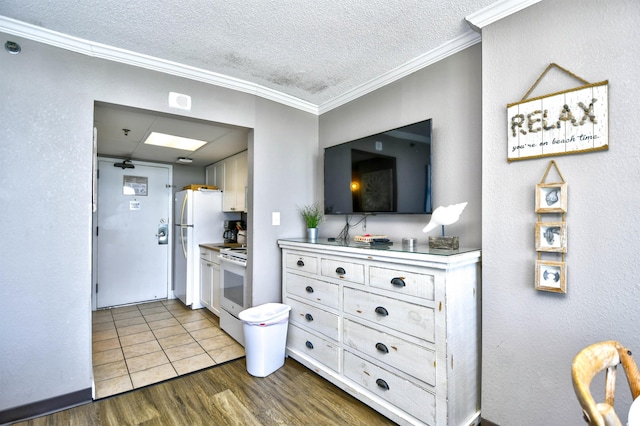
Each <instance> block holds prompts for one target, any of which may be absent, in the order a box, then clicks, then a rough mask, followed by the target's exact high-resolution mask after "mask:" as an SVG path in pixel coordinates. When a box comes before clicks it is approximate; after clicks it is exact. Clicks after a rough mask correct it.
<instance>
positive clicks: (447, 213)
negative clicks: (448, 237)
mask: <svg viewBox="0 0 640 426" xmlns="http://www.w3.org/2000/svg"><path fill="white" fill-rule="evenodd" d="M465 207H467V203H466V202H464V203H460V204H452V205H450V206H447V207H444V206H440V207H438V208H437V209H435V210H434V211H433V213H432V214H431V220H430V221H429V223H427V226H425V227H424V229H423V230H422V232H429V231H431V230H432V229H435V228H437V227H438V226H442V236H443V237H444V226H445V225H451V224H452V223H456V222H457V221H458V219H460V214H461V213H462V210H464V208H465Z"/></svg>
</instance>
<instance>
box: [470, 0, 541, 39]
mask: <svg viewBox="0 0 640 426" xmlns="http://www.w3.org/2000/svg"><path fill="white" fill-rule="evenodd" d="M540 1H541V0H499V1H497V2H495V3H493V4H491V5H489V6H487V7H485V8H484V9H480V10H479V11H477V12H474V13H472V14H471V15H468V16H467V17H465V18H464V19H465V20H466V21H467V23H468V24H469V25H470V26H471V28H473V29H474V30H476V31H478V32H480V31H481V30H482V29H483V28H484V27H486V26H487V25H489V24H493V23H494V22H496V21H499V20H500V19H502V18H505V17H507V16H509V15H513V14H514V13H517V12H520V11H521V10H522V9H525V8H527V7H529V6H531V5H533V4H536V3H539V2H540Z"/></svg>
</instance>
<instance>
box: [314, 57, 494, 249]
mask: <svg viewBox="0 0 640 426" xmlns="http://www.w3.org/2000/svg"><path fill="white" fill-rule="evenodd" d="M481 64H482V57H481V46H480V45H475V46H472V47H470V48H467V49H465V50H464V51H462V52H460V53H458V54H456V55H453V56H451V57H449V58H447V59H444V60H442V61H440V62H438V63H436V64H434V65H431V66H429V67H427V68H425V69H423V70H421V71H418V72H416V73H414V74H412V75H410V76H408V77H406V78H403V79H402V80H399V81H396V82H395V83H393V84H390V85H388V86H386V87H383V88H381V89H379V90H376V91H375V92H372V93H370V94H368V95H366V96H363V97H361V98H359V99H357V100H355V101H353V102H350V103H348V104H346V105H344V106H342V107H340V108H336V109H334V110H332V111H330V112H327V113H325V114H323V115H322V116H321V117H320V149H319V157H320V158H321V157H322V155H323V148H325V147H328V146H331V145H337V144H339V143H342V142H346V141H348V140H353V139H357V138H361V137H364V136H368V135H371V134H375V133H378V132H382V131H385V130H390V129H394V128H396V127H400V126H403V125H406V124H411V123H415V122H418V121H422V120H426V119H428V118H432V119H433V145H432V149H433V151H432V161H433V185H434V188H433V206H434V208H435V207H437V206H442V205H444V206H446V205H449V204H455V203H460V202H463V201H468V202H469V204H468V205H467V207H466V209H465V210H464V212H463V213H462V216H461V217H460V220H459V221H458V222H457V223H456V224H454V225H451V226H447V227H446V233H447V235H458V236H459V237H460V243H461V245H463V246H465V247H476V248H479V247H480V244H481V228H480V220H481V214H482V208H481V207H482V206H481V197H480V195H481V191H482V186H481V185H482V181H481V179H480V177H481V165H482V162H481V148H482V147H481V122H482V110H481V107H482V97H481V77H482V73H481ZM322 179H323V178H322V166H321V163H320V169H319V170H318V180H319V181H320V182H322ZM322 189H323V188H322V186H320V187H319V188H318V190H317V193H316V198H317V199H318V200H322V199H323V195H322ZM361 217H362V216H355V217H354V219H353V220H352V223H355V222H356V221H357V220H358V219H360V218H361ZM428 220H429V216H428V215H400V216H393V215H378V216H371V217H369V218H368V219H367V228H366V230H364V229H362V228H361V227H358V228H355V229H353V230H352V231H351V236H353V235H356V234H363V233H365V232H368V233H370V234H384V235H389V237H390V238H391V239H392V240H394V241H395V242H396V244H400V242H401V239H402V238H403V237H413V238H417V239H418V243H419V244H427V243H428V237H429V236H437V235H440V232H441V231H440V229H437V230H434V231H431V232H430V233H428V234H424V233H423V232H422V228H424V226H425V225H426V224H427V222H428ZM344 223H345V217H344V216H330V217H328V220H327V222H326V223H325V224H323V225H321V226H320V230H319V234H320V236H321V237H335V236H337V235H338V234H339V233H340V230H341V229H342V227H343V226H344Z"/></svg>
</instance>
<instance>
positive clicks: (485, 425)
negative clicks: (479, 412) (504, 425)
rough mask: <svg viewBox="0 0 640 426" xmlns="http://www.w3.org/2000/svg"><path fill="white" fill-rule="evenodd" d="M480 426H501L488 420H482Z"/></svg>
mask: <svg viewBox="0 0 640 426" xmlns="http://www.w3.org/2000/svg"><path fill="white" fill-rule="evenodd" d="M480 425H481V426H499V425H498V424H497V423H493V422H490V421H489V420H487V419H481V420H480Z"/></svg>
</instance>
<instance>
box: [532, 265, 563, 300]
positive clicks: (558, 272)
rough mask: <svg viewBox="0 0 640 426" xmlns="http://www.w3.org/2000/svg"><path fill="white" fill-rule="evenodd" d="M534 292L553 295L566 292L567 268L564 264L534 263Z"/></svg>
mask: <svg viewBox="0 0 640 426" xmlns="http://www.w3.org/2000/svg"><path fill="white" fill-rule="evenodd" d="M535 286H536V290H543V291H551V292H554V293H566V292H567V266H566V263H565V262H556V261H550V260H537V261H536V284H535Z"/></svg>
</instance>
